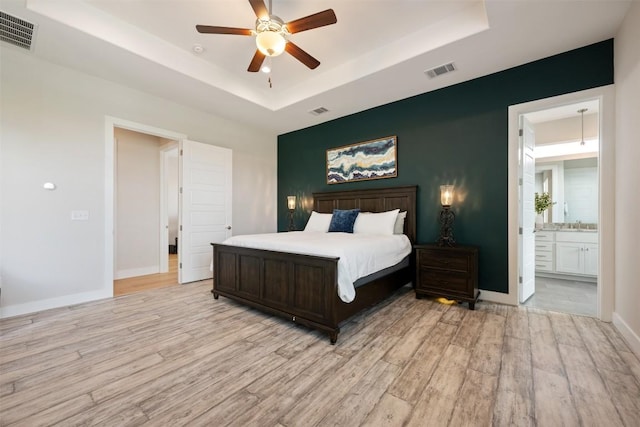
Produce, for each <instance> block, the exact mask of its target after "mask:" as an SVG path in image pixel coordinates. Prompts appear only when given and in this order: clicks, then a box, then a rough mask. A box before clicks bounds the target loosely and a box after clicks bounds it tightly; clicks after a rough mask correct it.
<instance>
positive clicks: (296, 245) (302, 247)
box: [223, 231, 411, 302]
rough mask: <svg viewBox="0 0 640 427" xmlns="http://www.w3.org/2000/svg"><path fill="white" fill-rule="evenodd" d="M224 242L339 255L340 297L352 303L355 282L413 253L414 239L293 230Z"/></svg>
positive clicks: (282, 250)
mask: <svg viewBox="0 0 640 427" xmlns="http://www.w3.org/2000/svg"><path fill="white" fill-rule="evenodd" d="M223 244H226V245H233V246H242V247H246V248H255V249H268V250H274V251H280V252H292V253H299V254H306V255H320V256H329V257H340V260H339V261H338V296H339V297H340V299H341V300H342V301H344V302H351V301H353V299H354V298H355V296H356V290H355V287H354V286H353V283H354V282H355V281H356V280H358V279H359V278H361V277H365V276H368V275H369V274H372V273H375V272H376V271H380V270H383V269H385V268H388V267H391V266H393V265H395V264H397V263H399V262H400V261H402V260H403V259H404V257H406V256H407V255H409V254H410V253H411V242H410V241H409V239H408V238H407V236H405V235H404V234H395V235H392V236H387V235H374V234H351V233H322V232H309V231H293V232H288V233H271V234H250V235H241V236H233V237H231V238H229V239H227V240H225V241H224V242H223Z"/></svg>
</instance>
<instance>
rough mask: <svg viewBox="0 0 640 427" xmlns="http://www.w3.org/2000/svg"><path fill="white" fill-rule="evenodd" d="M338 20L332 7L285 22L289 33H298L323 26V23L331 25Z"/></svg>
mask: <svg viewBox="0 0 640 427" xmlns="http://www.w3.org/2000/svg"><path fill="white" fill-rule="evenodd" d="M336 22H338V18H336V14H335V13H334V12H333V9H327V10H323V11H322V12H318V13H314V14H313V15H309V16H305V17H304V18H300V19H296V20H295V21H291V22H287V29H288V30H289V32H290V33H291V34H294V33H299V32H300V31H307V30H312V29H314V28H318V27H324V26H325V25H331V24H335V23H336Z"/></svg>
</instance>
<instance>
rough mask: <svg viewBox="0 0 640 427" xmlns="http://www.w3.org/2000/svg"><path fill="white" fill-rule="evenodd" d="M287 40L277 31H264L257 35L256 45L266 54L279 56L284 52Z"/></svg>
mask: <svg viewBox="0 0 640 427" xmlns="http://www.w3.org/2000/svg"><path fill="white" fill-rule="evenodd" d="M286 44H287V41H286V40H285V38H284V37H283V36H282V34H280V33H277V32H275V31H263V32H261V33H259V34H258V35H257V36H256V46H258V50H259V51H260V52H262V54H264V55H266V56H278V55H280V54H281V53H282V52H284V48H285V45H286Z"/></svg>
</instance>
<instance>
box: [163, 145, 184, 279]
mask: <svg viewBox="0 0 640 427" xmlns="http://www.w3.org/2000/svg"><path fill="white" fill-rule="evenodd" d="M179 146H180V141H173V140H172V141H171V142H167V143H166V144H164V145H161V146H160V230H159V232H160V239H159V241H160V263H159V265H160V273H166V272H168V271H169V254H168V248H169V198H168V192H169V182H168V179H167V175H168V170H169V165H168V164H169V153H171V152H172V151H175V152H176V153H177V152H178V150H179V149H180V148H179ZM178 162H179V161H178ZM176 185H177V186H179V184H176Z"/></svg>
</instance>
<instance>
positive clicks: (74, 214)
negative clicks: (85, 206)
mask: <svg viewBox="0 0 640 427" xmlns="http://www.w3.org/2000/svg"><path fill="white" fill-rule="evenodd" d="M88 220H89V211H71V221H88Z"/></svg>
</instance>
